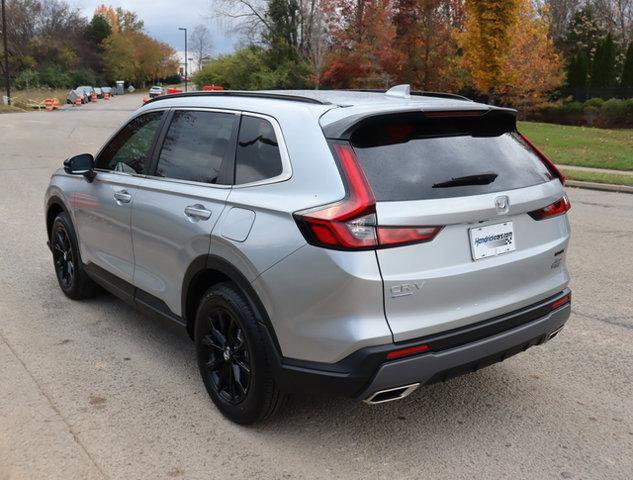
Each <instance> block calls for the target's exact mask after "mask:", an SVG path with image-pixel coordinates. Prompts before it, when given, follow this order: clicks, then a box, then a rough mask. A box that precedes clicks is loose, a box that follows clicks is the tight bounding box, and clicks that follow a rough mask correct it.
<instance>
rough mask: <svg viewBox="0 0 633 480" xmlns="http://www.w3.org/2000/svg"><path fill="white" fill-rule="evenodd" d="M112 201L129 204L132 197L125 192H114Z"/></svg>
mask: <svg viewBox="0 0 633 480" xmlns="http://www.w3.org/2000/svg"><path fill="white" fill-rule="evenodd" d="M114 199H115V200H116V201H117V202H119V203H130V202H131V201H132V195H130V194H129V193H127V190H120V191H118V192H114Z"/></svg>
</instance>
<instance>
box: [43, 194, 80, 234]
mask: <svg viewBox="0 0 633 480" xmlns="http://www.w3.org/2000/svg"><path fill="white" fill-rule="evenodd" d="M60 213H65V214H66V215H68V221H69V222H70V224H71V225H72V227H73V229H75V224H74V223H73V219H72V215H71V214H70V212H69V210H68V207H66V204H65V203H64V201H63V200H62V199H61V198H59V197H58V196H52V197H50V198H49V199H48V201H47V202H46V234H47V236H48V240H49V241H50V239H51V231H52V229H53V222H54V221H55V218H56V217H57V215H59V214H60ZM76 233H77V230H76V229H75V234H76Z"/></svg>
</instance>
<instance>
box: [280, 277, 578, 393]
mask: <svg viewBox="0 0 633 480" xmlns="http://www.w3.org/2000/svg"><path fill="white" fill-rule="evenodd" d="M570 293H571V291H570V290H569V289H566V290H564V291H563V292H560V293H558V294H557V295H554V296H552V297H550V298H547V299H545V300H542V301H540V302H538V303H536V304H533V305H531V306H528V307H525V308H522V309H520V310H516V311H514V312H511V313H508V314H506V315H501V316H498V317H495V318H492V319H489V320H486V321H483V322H479V323H477V324H475V325H468V326H466V327H461V328H457V329H454V330H450V331H448V332H445V333H442V334H438V335H433V336H428V337H422V338H418V339H414V340H410V341H407V342H399V343H392V344H387V345H379V346H375V347H367V348H363V349H360V350H357V351H356V352H354V353H352V354H351V355H349V356H347V357H345V358H344V359H342V360H340V361H339V362H337V363H332V364H330V363H319V362H309V361H305V360H297V359H290V358H283V359H282V363H281V365H279V366H278V372H277V377H278V383H279V384H280V387H281V388H283V389H284V390H286V391H289V392H297V391H298V392H302V393H329V394H332V395H340V396H346V397H355V396H356V395H357V394H358V392H359V391H361V390H362V389H363V387H364V386H365V385H367V384H368V383H369V381H370V380H371V378H373V376H374V375H375V373H376V371H377V370H378V369H379V368H380V366H381V365H383V364H384V363H386V355H387V353H388V352H390V351H392V350H395V349H399V348H407V347H409V346H415V345H420V344H423V343H427V344H431V345H432V346H431V350H432V351H434V352H438V351H442V350H448V349H451V348H456V347H458V346H461V345H465V344H468V343H472V342H475V341H477V340H481V339H483V338H487V337H491V336H494V335H497V334H499V333H502V332H504V331H506V330H511V329H513V328H517V327H519V326H521V325H523V324H526V323H530V322H532V321H535V320H537V319H538V318H542V317H545V316H546V315H548V314H549V313H551V312H552V309H551V304H552V303H553V302H554V301H556V300H558V299H559V298H562V297H564V296H565V295H569V294H570ZM567 305H569V304H566V305H565V306H563V307H560V308H564V307H566V306H567ZM408 358H410V357H408ZM396 361H397V360H396Z"/></svg>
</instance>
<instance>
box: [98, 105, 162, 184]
mask: <svg viewBox="0 0 633 480" xmlns="http://www.w3.org/2000/svg"><path fill="white" fill-rule="evenodd" d="M162 116H163V112H152V113H147V114H145V115H141V116H140V117H137V118H135V119H134V120H132V121H131V122H130V123H128V124H127V125H126V126H125V127H123V130H121V131H120V132H119V133H118V135H117V136H116V137H114V138H113V139H112V141H110V143H109V144H108V145H107V146H106V147H105V148H104V149H103V151H102V152H101V155H99V158H97V162H96V163H97V164H96V167H97V168H100V169H102V170H112V171H115V172H124V173H143V171H144V166H145V164H146V163H147V161H148V156H149V153H150V152H151V150H152V143H153V141H154V138H155V136H156V132H157V131H158V128H159V127H160V120H161V118H162Z"/></svg>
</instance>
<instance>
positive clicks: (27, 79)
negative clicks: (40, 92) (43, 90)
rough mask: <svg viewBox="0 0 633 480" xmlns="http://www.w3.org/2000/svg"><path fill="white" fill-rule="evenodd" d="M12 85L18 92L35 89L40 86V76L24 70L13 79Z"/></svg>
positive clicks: (33, 71) (34, 72)
mask: <svg viewBox="0 0 633 480" xmlns="http://www.w3.org/2000/svg"><path fill="white" fill-rule="evenodd" d="M14 85H15V88H17V89H18V90H26V89H28V88H37V87H39V86H40V75H39V73H37V72H36V71H35V70H24V71H22V72H20V73H18V75H17V76H16V77H15V81H14Z"/></svg>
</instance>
